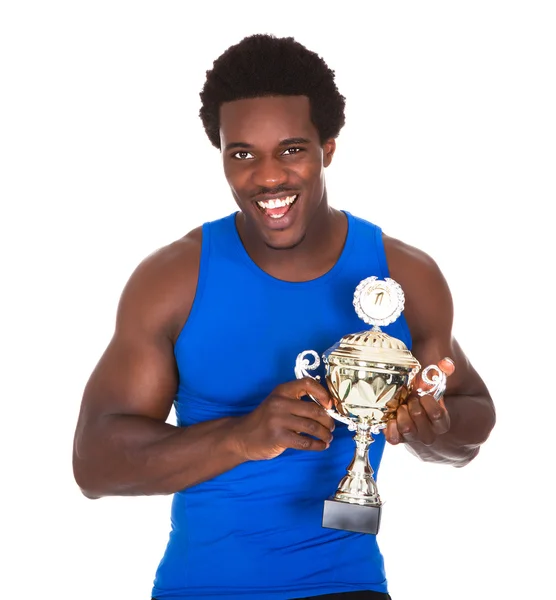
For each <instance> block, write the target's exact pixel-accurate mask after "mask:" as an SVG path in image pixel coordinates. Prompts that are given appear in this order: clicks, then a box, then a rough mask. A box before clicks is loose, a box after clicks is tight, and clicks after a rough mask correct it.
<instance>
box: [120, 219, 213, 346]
mask: <svg viewBox="0 0 556 600" xmlns="http://www.w3.org/2000/svg"><path fill="white" fill-rule="evenodd" d="M201 247H202V227H197V228H196V229H193V230H192V231H190V232H189V233H187V234H186V235H184V236H183V237H182V238H180V239H178V240H175V241H173V242H171V243H169V244H167V245H166V246H163V247H161V248H158V249H157V250H155V251H154V252H152V253H151V254H149V255H148V256H146V257H145V258H144V259H143V260H142V261H141V262H140V263H139V264H138V266H137V267H136V268H135V270H134V271H133V273H132V274H131V276H130V277H129V279H128V281H127V283H126V285H125V287H124V290H123V292H122V296H121V299H120V306H119V311H118V312H119V314H120V316H121V317H123V318H124V319H125V320H126V321H128V320H129V319H131V320H133V321H134V322H135V323H137V324H140V323H143V324H144V326H145V327H146V328H149V329H150V328H151V326H152V327H153V328H156V329H160V328H164V329H165V330H166V331H168V332H169V333H170V334H173V332H175V331H176V330H178V329H180V328H181V326H183V323H184V322H185V320H186V319H187V316H188V315H189V311H190V310H191V306H192V304H193V299H194V297H195V291H196V287H197V278H198V273H199V264H200V257H201Z"/></svg>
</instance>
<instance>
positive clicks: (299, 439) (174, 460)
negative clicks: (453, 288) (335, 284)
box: [73, 96, 495, 498]
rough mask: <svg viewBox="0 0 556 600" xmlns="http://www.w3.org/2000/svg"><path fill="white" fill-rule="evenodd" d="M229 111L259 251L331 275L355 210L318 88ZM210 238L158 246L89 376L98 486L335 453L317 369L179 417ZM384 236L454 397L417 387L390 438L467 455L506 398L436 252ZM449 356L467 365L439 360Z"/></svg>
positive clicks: (286, 271)
mask: <svg viewBox="0 0 556 600" xmlns="http://www.w3.org/2000/svg"><path fill="white" fill-rule="evenodd" d="M220 116H221V130H220V135H221V147H222V161H223V167H224V172H225V175H226V178H227V181H228V183H229V185H230V189H231V192H232V195H233V197H234V199H235V201H236V203H237V205H238V207H239V212H238V215H237V218H236V219H237V220H236V223H237V227H238V231H239V233H240V237H241V239H242V242H243V244H244V246H245V248H246V250H247V252H248V253H249V255H250V256H251V258H252V260H253V261H254V262H255V263H256V264H257V265H258V266H259V267H260V268H262V269H263V270H265V271H266V272H267V273H269V274H270V275H272V276H274V277H276V278H279V279H283V280H285V281H292V282H294V281H307V280H311V279H315V278H317V277H320V276H322V275H323V274H324V273H326V272H327V271H329V270H330V269H331V268H332V267H333V265H334V264H335V262H336V261H337V260H338V257H339V256H340V254H341V252H342V249H343V245H344V242H345V239H346V234H347V221H346V217H345V215H344V214H343V213H342V212H340V211H337V210H335V209H332V208H330V207H329V206H328V201H327V195H326V186H325V177H324V171H325V168H326V167H328V166H329V165H330V163H331V161H332V159H333V156H334V152H335V149H336V144H335V141H334V140H333V139H330V140H326V141H325V142H324V143H322V142H321V140H320V139H319V135H318V132H317V130H316V128H315V126H314V125H313V123H312V122H311V119H310V107H309V100H308V99H307V98H306V97H304V96H286V97H268V98H267V97H265V98H256V99H248V100H238V101H235V102H230V103H227V104H224V105H223V106H222V108H221V115H220ZM290 195H298V199H297V201H296V203H295V204H294V206H293V207H292V209H291V210H290V212H289V213H288V215H286V217H284V219H281V220H280V224H278V223H271V222H270V220H269V219H268V218H267V217H265V216H264V214H263V213H262V211H261V210H260V209H259V207H258V206H257V204H256V202H257V200H267V199H269V198H276V197H284V196H290ZM201 243H202V234H201V228H197V229H195V230H193V231H191V232H190V233H188V234H187V235H186V236H184V237H183V238H182V239H180V240H178V241H176V242H174V243H172V244H170V245H169V246H166V247H164V248H162V249H160V250H158V251H157V252H155V253H153V254H152V255H150V256H149V257H147V258H146V259H145V260H144V261H143V262H142V263H141V264H140V265H139V266H138V267H137V269H136V270H135V271H134V273H133V274H132V275H131V277H130V279H129V281H128V282H127V284H126V286H125V288H124V290H123V293H122V296H121V299H120V303H119V306H118V312H117V320H116V328H115V332H114V335H113V338H112V340H111V341H110V343H109V345H108V347H107V348H106V350H105V352H104V354H103V355H102V357H101V358H100V360H99V362H98V364H97V366H96V368H95V369H94V371H93V373H92V374H91V377H90V379H89V381H88V382H87V385H86V388H85V391H84V394H83V398H82V402H81V410H80V415H79V419H78V423H77V426H76V431H75V441H74V453H73V465H74V474H75V478H76V481H77V483H78V485H79V486H80V488H81V490H82V491H83V493H84V494H85V496H87V497H89V498H99V497H102V496H110V495H150V494H171V493H174V492H177V491H179V490H182V489H184V488H187V487H191V486H193V485H196V484H198V483H200V482H202V481H206V480H209V479H212V478H214V477H215V476H217V475H219V474H221V473H223V472H225V471H228V470H230V469H233V468H234V467H236V466H237V465H239V464H241V463H243V462H246V461H250V460H268V459H272V458H274V457H276V456H278V455H279V454H281V453H282V452H284V451H285V450H286V449H287V448H293V449H297V450H299V451H326V449H327V448H328V446H329V444H330V441H331V439H332V435H333V433H332V432H333V430H334V421H333V419H331V418H330V417H329V416H328V415H327V414H326V412H325V411H324V410H323V408H322V407H320V406H318V405H317V404H315V403H312V402H304V401H301V400H300V399H301V398H303V397H304V396H306V395H308V394H310V395H312V396H314V397H315V398H316V399H317V400H318V401H319V402H320V403H321V404H322V405H323V406H324V407H327V408H328V407H331V406H332V401H331V398H330V397H329V394H328V392H327V391H326V390H325V388H323V387H322V386H321V385H320V384H319V383H318V382H316V381H314V380H312V379H310V378H306V379H302V380H294V381H290V382H284V384H282V385H280V386H278V387H277V388H276V389H275V390H273V391H272V392H271V393H270V394H269V396H268V397H267V398H266V399H264V400H263V401H262V402H261V404H260V405H259V406H258V407H257V408H256V409H255V410H254V411H253V412H251V413H249V414H246V415H244V416H241V417H228V418H222V419H216V420H212V421H206V422H204V423H199V424H196V425H191V426H189V427H187V428H180V427H176V426H173V425H170V424H168V423H166V419H167V418H168V416H169V413H170V409H171V407H172V402H173V400H174V396H175V393H176V390H177V386H178V373H177V366H176V361H175V358H174V353H173V350H174V344H175V342H176V339H177V337H178V335H179V333H180V331H181V329H182V327H183V325H184V324H185V322H186V321H187V318H188V316H189V312H190V310H191V306H192V304H193V299H194V296H195V291H196V285H197V278H198V271H199V264H200V253H201ZM384 244H385V249H386V253H387V258H388V264H389V268H390V275H391V277H392V278H393V279H395V280H396V281H397V282H398V283H399V284H400V285H401V286H402V288H403V289H404V292H405V296H406V306H405V312H404V314H405V316H406V319H407V322H408V325H409V328H410V331H411V335H412V338H413V348H412V353H413V354H414V355H415V357H416V358H417V360H419V362H420V363H421V365H423V366H425V365H428V364H431V363H438V364H440V366H441V367H442V368H443V369H444V370H445V372H446V373H447V374H448V375H449V377H448V387H447V390H446V394H445V396H444V398H443V399H442V400H441V401H440V402H436V401H435V400H434V399H433V398H432V397H431V396H424V397H421V398H419V397H417V396H416V395H412V396H411V397H410V399H409V401H408V403H407V406H403V407H402V408H400V409H399V410H398V413H397V417H396V419H395V420H392V421H390V422H389V423H388V427H387V429H386V430H385V434H386V438H387V440H388V441H389V442H390V443H391V444H401V443H403V444H406V445H407V446H408V447H409V448H410V449H411V450H412V451H413V452H414V453H415V454H417V455H418V456H420V457H421V458H422V459H424V460H428V461H434V462H444V463H449V464H452V465H454V466H463V465H465V464H467V463H468V462H469V461H471V460H472V459H473V458H474V457H475V456H476V455H477V453H478V451H479V448H480V446H481V444H482V443H483V442H484V441H485V440H486V439H487V438H488V436H489V433H490V431H491V429H492V427H493V426H494V422H495V411H494V407H493V403H492V400H491V398H490V396H489V393H488V390H487V388H486V386H485V384H484V382H483V381H482V379H481V377H480V376H479V375H478V374H477V372H476V371H475V369H474V368H473V367H472V366H471V364H470V362H469V361H468V359H467V358H466V356H465V354H464V353H463V350H462V349H461V348H460V346H459V344H458V343H457V342H456V340H455V339H454V338H453V336H452V321H453V307H452V299H451V295H450V291H449V289H448V286H447V284H446V281H445V279H444V277H443V276H442V273H441V272H440V270H439V269H438V267H437V265H436V264H435V262H434V261H433V260H432V259H431V258H430V257H429V256H427V255H426V254H425V253H423V252H421V251H419V250H417V249H415V248H412V247H410V246H408V245H406V244H404V243H402V242H400V241H398V240H395V239H393V238H390V237H388V236H384ZM346 333H347V332H346ZM444 357H449V358H450V359H451V360H452V361H453V364H455V366H456V368H455V370H454V369H453V365H452V364H451V363H449V362H448V363H442V362H439V361H441V360H442V359H443V358H444ZM304 433H305V434H310V436H311V437H309V436H305V435H301V434H304Z"/></svg>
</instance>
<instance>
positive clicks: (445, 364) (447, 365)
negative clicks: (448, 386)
mask: <svg viewBox="0 0 556 600" xmlns="http://www.w3.org/2000/svg"><path fill="white" fill-rule="evenodd" d="M438 367H439V368H440V370H441V371H442V372H443V373H445V374H446V375H447V376H448V377H450V375H452V374H453V373H454V371H455V370H456V365H455V364H454V361H453V360H452V359H451V358H449V357H447V356H445V357H444V358H442V359H440V360H439V361H438Z"/></svg>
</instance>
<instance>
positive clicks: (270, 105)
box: [220, 96, 318, 147]
mask: <svg viewBox="0 0 556 600" xmlns="http://www.w3.org/2000/svg"><path fill="white" fill-rule="evenodd" d="M315 135H317V132H316V129H315V127H314V125H313V123H312V122H311V109H310V103H309V98H307V96H268V97H262V98H247V99H243V100H235V101H233V102H226V103H224V104H223V105H222V106H221V107H220V138H221V141H222V147H224V146H225V145H226V144H229V143H236V142H245V143H253V144H254V143H255V141H256V140H261V141H263V140H265V141H268V142H269V141H270V140H271V139H274V140H275V141H278V140H281V139H285V138H293V137H309V138H311V137H315ZM317 137H318V136H317Z"/></svg>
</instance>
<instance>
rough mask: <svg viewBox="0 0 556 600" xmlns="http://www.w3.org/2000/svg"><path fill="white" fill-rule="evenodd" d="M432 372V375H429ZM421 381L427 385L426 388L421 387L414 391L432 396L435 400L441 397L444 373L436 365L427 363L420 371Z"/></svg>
mask: <svg viewBox="0 0 556 600" xmlns="http://www.w3.org/2000/svg"><path fill="white" fill-rule="evenodd" d="M430 373H432V375H429V374H430ZM421 379H422V380H423V383H425V384H426V385H427V389H423V388H421V387H419V388H417V389H416V390H415V391H416V392H417V394H418V395H419V396H428V395H430V396H432V397H433V398H434V399H435V400H436V401H437V402H438V401H439V400H440V398H442V396H443V395H444V392H445V391H446V381H447V378H446V373H444V372H443V371H442V370H441V369H440V367H438V365H429V366H428V367H426V368H425V369H423V372H422V373H421Z"/></svg>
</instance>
